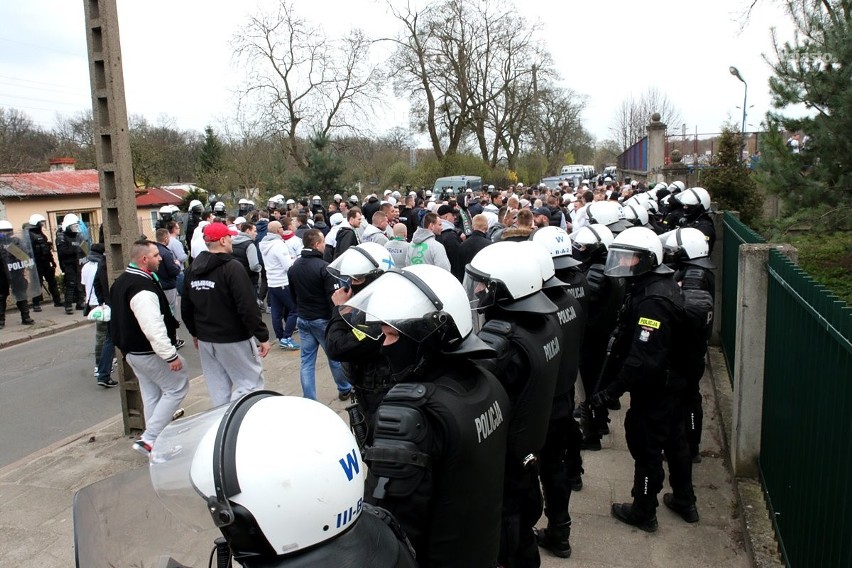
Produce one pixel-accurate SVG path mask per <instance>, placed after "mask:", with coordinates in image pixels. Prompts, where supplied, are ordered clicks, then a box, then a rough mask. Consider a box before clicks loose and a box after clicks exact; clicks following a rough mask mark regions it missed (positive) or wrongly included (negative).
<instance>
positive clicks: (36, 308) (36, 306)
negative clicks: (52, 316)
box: [33, 300, 41, 312]
mask: <svg viewBox="0 0 852 568" xmlns="http://www.w3.org/2000/svg"><path fill="white" fill-rule="evenodd" d="M33 311H34V312H40V311H41V303H40V302H39V301H38V300H33Z"/></svg>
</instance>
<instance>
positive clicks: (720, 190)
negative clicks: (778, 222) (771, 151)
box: [701, 125, 763, 224]
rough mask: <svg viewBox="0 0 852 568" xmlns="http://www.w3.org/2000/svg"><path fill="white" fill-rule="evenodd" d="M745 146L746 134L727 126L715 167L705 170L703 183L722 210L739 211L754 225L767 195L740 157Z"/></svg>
mask: <svg viewBox="0 0 852 568" xmlns="http://www.w3.org/2000/svg"><path fill="white" fill-rule="evenodd" d="M741 149H742V135H741V134H740V133H739V132H738V131H737V130H735V129H734V128H733V127H731V126H730V125H725V126H723V127H722V136H721V137H720V138H719V150H718V152H716V154H715V155H714V156H713V162H712V166H713V167H712V168H710V169H708V170H704V171H703V172H702V174H701V184H702V185H703V186H704V188H705V189H706V190H707V191H709V192H710V195H711V197H712V198H713V201H715V202H717V203H718V204H719V209H722V210H729V211H739V212H740V219H742V221H743V222H744V223H746V224H752V223H753V222H754V221H755V220H757V219H758V217H759V216H760V211H761V207H762V205H763V197H762V196H761V194H760V192H759V191H758V189H757V184H756V183H755V181H754V179H753V177H752V173H751V170H749V169H748V167H747V166H746V164H744V163H743V161H742V160H740V152H741Z"/></svg>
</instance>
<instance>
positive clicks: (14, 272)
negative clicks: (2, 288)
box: [0, 230, 41, 302]
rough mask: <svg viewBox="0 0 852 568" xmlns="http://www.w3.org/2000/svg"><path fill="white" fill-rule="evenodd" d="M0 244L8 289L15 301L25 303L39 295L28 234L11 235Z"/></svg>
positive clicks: (24, 232)
mask: <svg viewBox="0 0 852 568" xmlns="http://www.w3.org/2000/svg"><path fill="white" fill-rule="evenodd" d="M0 242H2V248H3V251H2V254H3V261H4V262H5V263H6V267H7V268H8V271H9V289H10V291H11V293H12V295H13V296H14V297H15V301H18V302H26V301H29V300H30V299H31V298H35V297H36V296H38V295H39V294H41V283H40V282H39V278H38V272H37V271H36V263H35V256H34V255H33V247H32V244H31V243H30V232H29V231H26V230H24V231H21V232H20V233H13V234H12V235H10V236H9V237H6V238H5V239H3V240H2V241H0Z"/></svg>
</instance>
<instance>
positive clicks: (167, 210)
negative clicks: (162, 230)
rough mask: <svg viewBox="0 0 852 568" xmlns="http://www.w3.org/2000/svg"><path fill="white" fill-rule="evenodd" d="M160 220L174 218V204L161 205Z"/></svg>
mask: <svg viewBox="0 0 852 568" xmlns="http://www.w3.org/2000/svg"><path fill="white" fill-rule="evenodd" d="M159 214H160V220H161V221H171V220H172V206H171V205H163V206H162V207H160V211H159Z"/></svg>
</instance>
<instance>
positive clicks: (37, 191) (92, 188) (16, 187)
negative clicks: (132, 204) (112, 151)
mask: <svg viewBox="0 0 852 568" xmlns="http://www.w3.org/2000/svg"><path fill="white" fill-rule="evenodd" d="M99 193H100V186H99V184H98V170H70V171H53V172H35V173H28V174H0V198H3V197H17V198H19V199H30V198H35V197H57V196H76V195H98V194H99Z"/></svg>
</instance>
